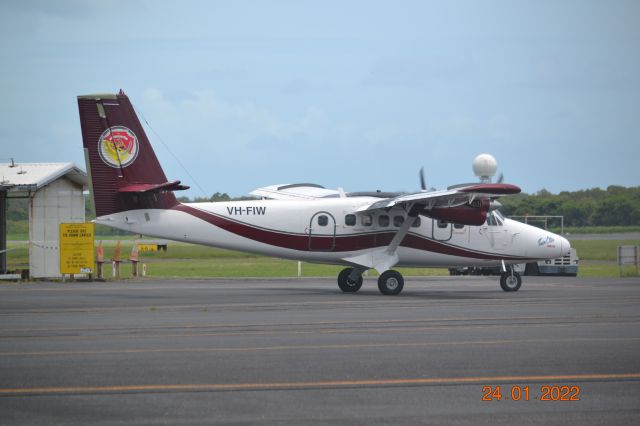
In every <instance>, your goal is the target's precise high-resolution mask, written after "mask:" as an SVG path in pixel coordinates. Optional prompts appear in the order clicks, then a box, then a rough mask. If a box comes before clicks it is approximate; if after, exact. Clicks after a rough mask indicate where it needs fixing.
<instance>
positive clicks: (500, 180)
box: [496, 172, 504, 183]
mask: <svg viewBox="0 0 640 426" xmlns="http://www.w3.org/2000/svg"><path fill="white" fill-rule="evenodd" d="M503 182H504V174H503V173H502V172H501V173H500V176H498V180H497V181H496V183H503Z"/></svg>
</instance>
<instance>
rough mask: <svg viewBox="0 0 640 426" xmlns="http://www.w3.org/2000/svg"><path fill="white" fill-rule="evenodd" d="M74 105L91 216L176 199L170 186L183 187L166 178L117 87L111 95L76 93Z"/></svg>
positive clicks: (167, 205)
mask: <svg viewBox="0 0 640 426" xmlns="http://www.w3.org/2000/svg"><path fill="white" fill-rule="evenodd" d="M78 109H79V111H80V125H81V127H82V141H83V145H84V149H85V159H86V162H87V172H88V173H89V174H90V176H91V184H92V186H91V192H92V194H93V198H94V202H95V207H96V216H98V217H99V216H105V215H109V214H113V213H117V212H121V211H127V210H135V209H145V208H146V209H162V208H165V209H166V208H171V207H173V206H175V205H177V204H178V201H177V200H176V197H175V195H174V194H173V192H172V191H178V190H182V189H188V188H189V187H188V186H184V185H181V184H180V181H172V182H169V181H167V178H166V176H165V174H164V171H163V170H162V167H161V166H160V163H159V162H158V159H157V157H156V155H155V153H154V152H153V148H152V147H151V144H150V143H149V140H148V139H147V135H146V134H145V132H144V130H143V128H142V125H141V124H140V120H138V117H137V115H136V112H135V110H134V109H133V106H132V105H131V102H130V101H129V98H128V97H127V95H125V94H124V92H123V91H122V90H120V93H118V94H117V95H114V94H99V95H85V96H78Z"/></svg>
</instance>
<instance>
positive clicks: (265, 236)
mask: <svg viewBox="0 0 640 426" xmlns="http://www.w3.org/2000/svg"><path fill="white" fill-rule="evenodd" d="M173 210H179V211H182V212H185V213H188V214H190V215H192V216H195V217H197V218H198V219H202V220H204V221H205V222H208V223H210V224H212V225H214V226H217V227H218V228H221V229H224V230H225V231H228V232H231V233H233V234H236V235H239V236H241V237H245V238H248V239H250V240H254V241H259V242H261V243H264V244H269V245H272V246H277V247H282V248H287V249H292V250H300V251H309V235H308V234H292V233H287V232H280V231H274V230H272V229H266V228H260V227H257V226H253V225H248V224H246V223H243V222H238V221H234V220H230V219H228V218H225V217H223V216H220V215H218V214H215V213H211V212H207V211H204V210H200V209H197V208H194V207H191V206H186V205H184V204H180V205H177V206H175V207H173ZM394 235H395V231H383V232H372V233H366V234H350V235H336V236H335V245H334V247H333V249H332V250H330V251H331V252H347V251H356V250H364V249H371V248H375V247H384V246H388V245H389V244H390V243H391V240H392V239H393V236H394ZM313 238H314V241H316V240H315V239H318V240H317V245H316V243H315V242H314V246H315V247H331V240H333V239H334V237H332V236H320V235H319V236H316V235H314V236H313ZM400 245H401V246H403V247H409V248H413V249H417V250H423V251H428V252H433V253H440V254H446V255H451V256H458V257H467V258H472V259H488V260H501V259H504V260H524V258H522V257H518V256H501V255H496V254H492V253H483V252H476V251H472V250H468V249H464V248H461V247H457V246H452V245H449V244H445V243H443V242H441V241H437V240H433V239H430V238H426V237H423V236H421V235H418V234H408V235H407V236H406V237H405V238H404V239H403V240H402V243H401V244H400Z"/></svg>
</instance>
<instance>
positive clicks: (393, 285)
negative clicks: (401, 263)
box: [378, 271, 404, 294]
mask: <svg viewBox="0 0 640 426" xmlns="http://www.w3.org/2000/svg"><path fill="white" fill-rule="evenodd" d="M402 287H404V278H402V274H401V273H400V272H398V271H386V272H383V273H382V274H381V275H380V277H378V289H380V293H382V294H398V293H400V292H401V291H402Z"/></svg>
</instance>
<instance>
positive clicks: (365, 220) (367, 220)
mask: <svg viewBox="0 0 640 426" xmlns="http://www.w3.org/2000/svg"><path fill="white" fill-rule="evenodd" d="M371 225H373V217H372V216H371V215H370V214H363V215H362V226H371Z"/></svg>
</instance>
